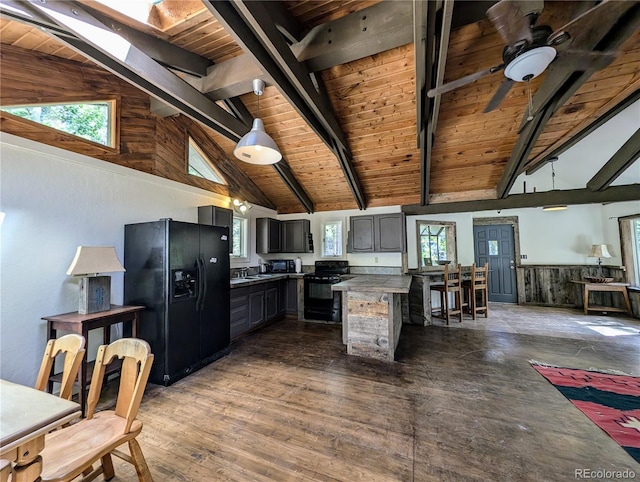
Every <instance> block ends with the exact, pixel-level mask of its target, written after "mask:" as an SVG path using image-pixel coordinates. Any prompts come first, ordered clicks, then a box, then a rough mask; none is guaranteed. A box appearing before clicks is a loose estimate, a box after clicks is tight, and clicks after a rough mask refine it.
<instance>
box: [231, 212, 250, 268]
mask: <svg viewBox="0 0 640 482" xmlns="http://www.w3.org/2000/svg"><path fill="white" fill-rule="evenodd" d="M247 237H248V230H247V220H246V219H244V218H239V217H236V216H233V229H232V233H231V238H232V243H233V251H232V252H231V256H232V257H234V258H246V257H247V256H248V254H247Z"/></svg>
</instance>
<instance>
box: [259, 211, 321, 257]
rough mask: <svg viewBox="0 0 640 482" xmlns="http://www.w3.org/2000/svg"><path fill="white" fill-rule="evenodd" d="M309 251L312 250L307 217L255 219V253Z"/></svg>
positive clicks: (309, 225) (309, 223)
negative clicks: (279, 219) (282, 219)
mask: <svg viewBox="0 0 640 482" xmlns="http://www.w3.org/2000/svg"><path fill="white" fill-rule="evenodd" d="M310 252H313V241H312V238H311V222H310V221H309V220H308V219H291V220H288V221H278V220H277V219H272V218H257V219H256V253H258V254H265V253H310Z"/></svg>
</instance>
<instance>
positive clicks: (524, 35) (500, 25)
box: [487, 0, 533, 45]
mask: <svg viewBox="0 0 640 482" xmlns="http://www.w3.org/2000/svg"><path fill="white" fill-rule="evenodd" d="M520 3H521V2H517V1H513V0H501V1H500V2H498V3H496V4H495V5H493V6H492V7H491V8H489V10H487V17H488V18H489V20H491V23H492V24H493V26H494V27H495V28H496V30H497V31H498V33H499V34H500V36H501V37H502V39H503V40H504V41H505V43H506V44H508V45H514V44H516V43H518V42H520V41H522V40H526V41H527V42H528V43H531V42H532V41H533V37H532V36H531V28H530V26H529V19H528V18H527V17H526V16H525V15H526V14H525V13H524V12H526V11H527V10H529V7H528V6H527V4H528V3H530V2H522V3H523V4H524V5H522V7H524V8H525V11H523V10H522V9H521V5H520Z"/></svg>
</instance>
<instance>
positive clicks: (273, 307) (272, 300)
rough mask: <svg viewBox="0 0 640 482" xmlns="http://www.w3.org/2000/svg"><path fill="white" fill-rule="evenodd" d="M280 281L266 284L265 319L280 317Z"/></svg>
mask: <svg viewBox="0 0 640 482" xmlns="http://www.w3.org/2000/svg"><path fill="white" fill-rule="evenodd" d="M278 288H279V283H278V282H277V281H274V282H273V283H265V284H264V316H265V321H271V320H274V319H276V318H277V317H278V315H279V313H278V298H279V295H280V290H279V289H278Z"/></svg>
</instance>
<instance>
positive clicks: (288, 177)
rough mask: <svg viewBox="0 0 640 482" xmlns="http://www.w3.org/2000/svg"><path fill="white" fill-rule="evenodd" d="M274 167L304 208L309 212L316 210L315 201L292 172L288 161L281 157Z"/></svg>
mask: <svg viewBox="0 0 640 482" xmlns="http://www.w3.org/2000/svg"><path fill="white" fill-rule="evenodd" d="M273 169H274V170H275V171H276V172H277V173H278V175H279V176H280V178H281V179H282V181H283V182H284V183H285V184H286V185H287V187H288V188H289V190H290V191H291V192H292V193H293V195H294V196H295V197H296V198H297V199H298V201H300V204H302V206H303V207H304V209H305V210H306V211H307V212H308V213H309V214H311V213H313V212H314V210H315V207H314V205H313V201H311V198H310V197H309V196H308V195H307V193H306V192H305V190H304V189H303V188H302V186H301V185H300V183H299V182H298V180H297V179H296V177H295V176H294V175H293V173H292V172H291V168H290V167H289V164H288V163H287V161H285V160H284V159H281V160H280V162H276V163H275V164H274V165H273Z"/></svg>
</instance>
